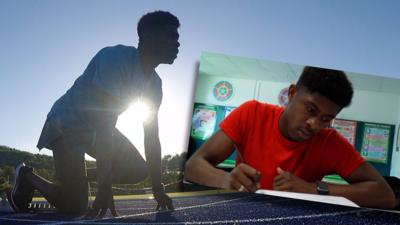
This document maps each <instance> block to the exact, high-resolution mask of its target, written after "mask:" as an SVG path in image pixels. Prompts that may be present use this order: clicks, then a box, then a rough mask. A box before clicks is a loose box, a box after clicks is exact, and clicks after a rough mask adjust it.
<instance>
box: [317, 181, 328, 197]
mask: <svg viewBox="0 0 400 225" xmlns="http://www.w3.org/2000/svg"><path fill="white" fill-rule="evenodd" d="M317 192H318V194H320V195H329V189H328V184H327V183H325V182H323V181H317Z"/></svg>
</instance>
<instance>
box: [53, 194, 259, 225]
mask: <svg viewBox="0 0 400 225" xmlns="http://www.w3.org/2000/svg"><path fill="white" fill-rule="evenodd" d="M254 197H255V196H245V197H240V198H235V199H229V200H223V201H218V202H212V203H206V204H201V205H194V206H186V207H181V208H176V209H174V210H166V211H152V212H145V213H138V214H132V215H124V216H117V217H108V218H102V219H95V220H81V221H76V222H75V221H57V222H54V221H50V223H46V225H59V224H69V223H71V222H73V223H74V224H98V223H97V221H102V220H110V219H123V218H131V217H138V216H146V215H152V214H158V213H166V212H174V211H181V210H186V209H193V208H200V207H205V206H211V205H216V204H225V203H228V202H233V201H238V200H242V199H245V198H254ZM51 222H54V223H51ZM99 224H110V222H108V223H99ZM113 224H114V223H113ZM128 224H129V223H128Z"/></svg>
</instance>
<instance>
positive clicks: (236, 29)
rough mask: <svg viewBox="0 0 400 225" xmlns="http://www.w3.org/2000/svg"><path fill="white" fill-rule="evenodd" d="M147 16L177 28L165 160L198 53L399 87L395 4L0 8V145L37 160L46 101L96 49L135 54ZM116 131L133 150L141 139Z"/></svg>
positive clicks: (29, 0) (39, 4)
mask: <svg viewBox="0 0 400 225" xmlns="http://www.w3.org/2000/svg"><path fill="white" fill-rule="evenodd" d="M155 10H165V11H170V12H171V13H173V14H175V15H176V16H177V17H178V18H179V20H180V22H181V27H180V29H179V33H180V43H181V46H180V49H179V55H178V58H177V59H176V60H175V63H174V64H173V65H161V66H159V67H158V68H157V72H158V73H159V74H160V77H161V78H162V80H163V91H164V97H163V103H162V105H161V109H160V113H159V122H160V140H161V145H162V151H163V155H166V154H178V153H181V152H184V151H186V148H187V142H188V136H189V129H190V118H191V114H192V107H193V98H194V90H195V83H196V76H197V69H198V63H199V59H200V55H201V52H203V51H208V52H215V53H223V54H227V55H235V56H242V57H249V58H258V59H269V60H275V61H281V62H288V63H294V64H300V65H313V66H320V67H326V68H335V69H342V70H346V71H352V72H357V73H365V74H373V75H379V76H385V77H394V78H399V79H400V72H399V71H400V62H399V59H400V29H399V28H400V14H399V13H398V12H399V11H400V1H396V0H385V1H379V0H375V1H373V0H304V1H300V0H274V1H272V0H252V1H247V0H201V1H200V0H190V1H188V0H175V1H166V0H160V1H157V0H141V1H139V0H137V1H134V0H130V1H128V0H126V1H122V0H113V1H111V0H110V1H103V0H85V1H81V0H68V1H60V0H58V1H54V0H37V1H34V0H25V1H20V0H1V1H0V104H1V114H0V145H5V146H9V147H12V148H16V149H20V150H24V151H29V152H31V153H39V151H38V149H37V148H36V147H35V146H36V143H37V140H38V138H39V135H40V132H41V129H42V126H43V124H44V121H45V118H46V115H47V113H48V112H49V110H50V108H51V106H52V104H53V103H54V101H55V100H57V99H58V98H59V97H60V96H61V95H63V94H64V93H65V92H66V91H67V89H68V88H69V87H70V86H71V85H72V84H73V82H74V81H75V79H76V78H77V77H78V76H80V75H81V74H82V73H83V71H84V69H85V68H86V66H87V64H88V63H89V61H90V59H91V58H92V57H93V56H94V55H95V54H96V53H97V52H98V51H99V50H100V49H101V48H103V47H106V46H113V45H117V44H124V45H130V46H137V41H138V38H137V34H136V24H137V22H138V20H139V19H140V17H141V16H142V15H144V14H145V13H147V12H151V11H155ZM399 88H400V87H399ZM119 123H121V122H120V121H119ZM122 127H124V129H125V131H123V132H125V134H126V135H127V136H128V138H130V139H131V140H132V142H133V143H134V144H135V146H137V147H138V148H139V149H140V150H141V148H142V147H140V146H142V140H141V139H140V138H141V135H142V134H140V130H139V131H130V130H126V129H127V128H126V126H122ZM40 153H43V154H50V153H51V152H50V151H46V150H44V151H41V152H40Z"/></svg>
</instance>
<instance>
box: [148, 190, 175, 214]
mask: <svg viewBox="0 0 400 225" xmlns="http://www.w3.org/2000/svg"><path fill="white" fill-rule="evenodd" d="M153 196H154V199H155V200H156V201H157V207H156V210H159V209H161V210H166V209H168V210H173V209H174V205H173V204H172V199H171V198H170V197H169V196H168V195H167V194H165V187H164V184H160V185H159V186H157V187H153Z"/></svg>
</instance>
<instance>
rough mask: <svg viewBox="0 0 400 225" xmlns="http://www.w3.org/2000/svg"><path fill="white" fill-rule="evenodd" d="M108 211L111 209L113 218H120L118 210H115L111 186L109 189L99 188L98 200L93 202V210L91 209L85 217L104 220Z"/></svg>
mask: <svg viewBox="0 0 400 225" xmlns="http://www.w3.org/2000/svg"><path fill="white" fill-rule="evenodd" d="M108 209H110V212H111V215H112V216H114V217H117V216H118V213H117V210H116V209H115V204H114V198H113V194H112V191H111V185H110V187H109V188H108V187H107V188H100V187H99V191H98V193H97V195H96V199H95V200H94V202H93V205H92V208H90V209H89V211H88V213H87V214H86V216H85V217H86V218H88V219H93V218H102V217H104V216H105V215H106V213H107V210H108Z"/></svg>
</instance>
